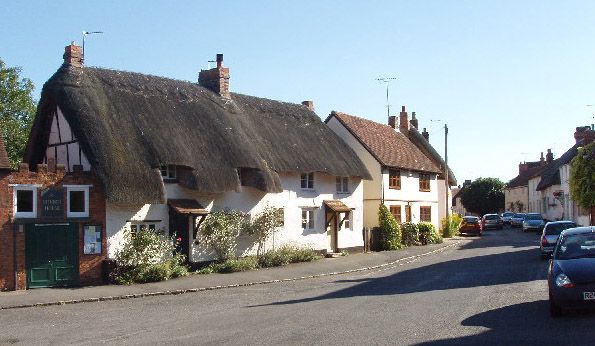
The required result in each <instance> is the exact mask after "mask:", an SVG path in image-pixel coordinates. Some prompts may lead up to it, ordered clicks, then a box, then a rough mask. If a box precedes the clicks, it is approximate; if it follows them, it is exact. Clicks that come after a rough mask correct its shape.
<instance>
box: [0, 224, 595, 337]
mask: <svg viewBox="0 0 595 346" xmlns="http://www.w3.org/2000/svg"><path fill="white" fill-rule="evenodd" d="M467 240H468V241H464V244H463V245H462V246H460V247H453V248H450V249H448V250H446V251H443V252H438V253H436V254H432V255H429V256H424V257H421V258H418V259H417V260H413V261H410V262H408V263H403V262H401V263H399V264H396V265H395V266H393V267H389V268H383V269H381V270H375V271H367V272H358V273H354V274H346V275H337V276H332V277H324V278H318V279H312V280H302V281H296V282H285V283H276V284H268V285H260V286H252V287H241V288H232V289H223V290H216V291H207V292H200V293H190V294H184V295H179V296H161V297H149V298H141V299H130V300H123V301H108V302H98V303H85V304H75V305H65V306H52V307H40V308H27V309H16V310H6V311H1V312H0V344H14V343H22V344H75V345H76V344H81V345H85V344H173V345H177V344H192V345H221V344H225V345H254V344H265V345H282V344H290V345H312V344H316V345H370V344H372V345H410V344H430V345H433V344H435V345H480V344H483V345H491V344H498V345H519V344H539V345H544V344H557V345H561V344H564V345H595V313H592V312H591V313H579V314H572V315H569V316H565V317H563V318H560V319H552V318H551V317H550V316H549V312H548V302H547V284H546V281H545V277H546V267H547V262H546V261H544V260H542V259H540V257H539V252H538V249H537V244H538V242H537V240H538V237H537V236H536V235H535V234H528V233H527V234H523V233H522V232H521V231H519V230H512V229H505V230H502V231H489V232H486V233H485V234H484V236H483V237H481V238H473V237H471V238H467Z"/></svg>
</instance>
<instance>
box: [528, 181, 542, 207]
mask: <svg viewBox="0 0 595 346" xmlns="http://www.w3.org/2000/svg"><path fill="white" fill-rule="evenodd" d="M540 180H541V177H539V176H537V177H535V178H531V179H529V182H528V184H527V189H528V196H529V197H528V198H529V209H528V212H530V213H542V215H543V213H544V210H543V201H542V200H541V191H537V190H536V188H537V184H539V181H540Z"/></svg>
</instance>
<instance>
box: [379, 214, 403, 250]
mask: <svg viewBox="0 0 595 346" xmlns="http://www.w3.org/2000/svg"><path fill="white" fill-rule="evenodd" d="M378 224H379V228H380V247H381V249H382V250H396V249H400V248H401V247H402V246H401V228H400V227H399V224H398V223H397V220H395V218H394V217H393V215H392V214H391V213H390V212H389V210H388V208H387V207H386V206H385V205H384V204H381V205H380V208H379V209H378Z"/></svg>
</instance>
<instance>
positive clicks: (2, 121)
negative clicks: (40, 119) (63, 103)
mask: <svg viewBox="0 0 595 346" xmlns="http://www.w3.org/2000/svg"><path fill="white" fill-rule="evenodd" d="M20 75H21V68H20V67H7V66H6V64H5V63H4V61H2V59H0V136H2V139H3V140H4V144H5V146H6V151H7V152H8V158H9V160H10V163H11V165H12V166H13V168H16V167H17V166H18V164H19V162H21V161H22V159H23V154H24V153H25V146H26V145H27V139H28V138H29V132H30V131H31V125H32V124H33V119H34V118H35V102H34V101H33V97H32V96H31V93H32V92H33V89H34V86H33V82H31V80H30V79H28V78H21V76H20Z"/></svg>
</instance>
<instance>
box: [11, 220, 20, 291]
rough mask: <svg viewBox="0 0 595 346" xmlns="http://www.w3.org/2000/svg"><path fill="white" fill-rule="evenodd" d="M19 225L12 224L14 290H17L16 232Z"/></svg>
mask: <svg viewBox="0 0 595 346" xmlns="http://www.w3.org/2000/svg"><path fill="white" fill-rule="evenodd" d="M18 228H19V225H18V224H16V223H13V224H12V270H13V273H14V290H15V291H16V290H17V287H18V279H19V273H18V272H17V232H18Z"/></svg>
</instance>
